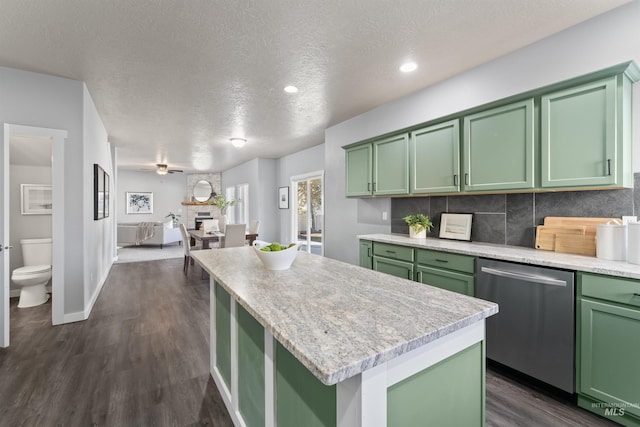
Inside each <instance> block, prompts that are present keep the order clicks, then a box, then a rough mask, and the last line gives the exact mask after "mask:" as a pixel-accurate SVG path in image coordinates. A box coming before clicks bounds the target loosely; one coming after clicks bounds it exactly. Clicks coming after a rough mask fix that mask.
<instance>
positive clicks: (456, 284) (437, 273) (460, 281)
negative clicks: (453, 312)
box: [416, 265, 475, 297]
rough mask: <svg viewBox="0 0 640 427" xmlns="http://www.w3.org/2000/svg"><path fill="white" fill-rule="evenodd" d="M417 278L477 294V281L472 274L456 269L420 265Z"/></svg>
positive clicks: (420, 280) (436, 284)
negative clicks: (475, 285)
mask: <svg viewBox="0 0 640 427" xmlns="http://www.w3.org/2000/svg"><path fill="white" fill-rule="evenodd" d="M416 280H417V281H418V282H420V283H424V284H426V285H431V286H435V287H437V288H442V289H446V290H448V291H453V292H458V293H460V294H465V295H469V296H471V297H472V296H474V294H475V287H474V282H475V281H474V278H473V275H472V274H464V273H457V272H455V271H447V270H442V269H439V268H433V267H425V266H421V265H418V266H417V267H416Z"/></svg>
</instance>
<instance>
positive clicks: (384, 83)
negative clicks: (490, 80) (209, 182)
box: [0, 0, 629, 171]
mask: <svg viewBox="0 0 640 427" xmlns="http://www.w3.org/2000/svg"><path fill="white" fill-rule="evenodd" d="M628 1H629V0H536V1H533V0H399V1H387V0H348V1H345V0H339V1H338V0H325V1H311V0H271V1H259V0H256V1H248V0H235V1H234V0H227V1H221V0H217V1H213V0H188V1H173V0H171V1H170V0H136V1H131V0H112V1H104V0H56V1H27V0H2V7H1V11H0V65H3V66H8V67H14V68H20V69H25V70H30V71H36V72H42V73H48V74H53V75H58V76H63V77H68V78H72V79H77V80H83V81H85V82H86V84H87V87H88V89H89V92H90V93H91V96H92V97H93V100H94V102H95V104H96V107H97V109H98V112H99V114H100V116H101V117H102V120H103V122H104V124H105V126H106V128H107V132H108V134H109V140H110V141H111V142H112V143H113V144H114V145H115V146H117V147H118V155H119V157H118V162H119V165H120V166H121V167H127V168H148V167H152V166H153V165H155V164H156V163H168V164H169V166H170V167H177V168H180V169H185V170H186V171H222V170H226V169H228V168H230V167H232V166H235V165H237V164H240V163H242V162H244V161H247V160H250V159H253V158H255V157H267V158H278V157H281V156H283V155H286V154H290V153H293V152H296V151H299V150H301V149H304V148H308V147H311V146H314V145H317V144H320V143H322V142H324V129H325V128H327V127H329V126H331V125H334V124H336V123H339V122H341V121H344V120H346V119H349V118H351V117H353V116H355V115H358V114H360V113H363V112H365V111H368V110H371V109H372V108H375V107H376V106H378V105H381V104H384V103H386V102H389V101H391V100H394V99H397V98H400V97H402V96H404V95H406V94H408V93H411V92H415V91H417V90H419V89H421V88H424V87H426V86H429V85H431V84H433V83H435V82H438V81H441V80H443V79H446V78H448V77H450V76H453V75H455V74H458V73H460V72H462V71H464V70H467V69H470V68H472V67H474V66H477V65H479V64H482V63H484V62H487V61H490V60H492V59H494V58H496V57H498V56H501V55H503V54H505V53H508V52H511V51H513V50H516V49H518V48H520V47H522V46H525V45H527V44H530V43H533V42H535V41H537V40H539V39H542V38H544V37H546V36H548V35H551V34H553V33H555V32H558V31H560V30H562V29H564V28H567V27H570V26H572V25H575V24H576V23H578V22H581V21H584V20H586V19H589V18H591V17H593V16H595V15H598V14H601V13H603V12H606V11H608V10H610V9H613V8H615V7H618V6H620V5H622V4H625V3H628ZM406 60H413V61H415V62H417V63H418V66H419V68H418V70H417V71H415V72H413V73H411V74H402V73H400V72H399V71H398V67H399V66H400V64H401V63H402V62H404V61H406ZM287 85H295V86H297V87H298V88H299V89H300V91H299V92H298V93H297V94H287V93H285V92H284V91H283V88H284V87H285V86H287ZM233 136H240V137H244V138H246V139H247V140H248V142H247V144H246V145H245V146H244V147H243V148H235V147H233V146H231V144H230V143H229V138H231V137H233Z"/></svg>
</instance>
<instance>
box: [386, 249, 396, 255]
mask: <svg viewBox="0 0 640 427" xmlns="http://www.w3.org/2000/svg"><path fill="white" fill-rule="evenodd" d="M385 252H386V253H388V254H395V253H396V251H390V250H389V249H386V250H385Z"/></svg>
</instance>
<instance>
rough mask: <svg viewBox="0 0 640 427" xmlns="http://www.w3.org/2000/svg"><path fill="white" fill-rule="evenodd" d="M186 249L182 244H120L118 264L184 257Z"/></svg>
mask: <svg viewBox="0 0 640 427" xmlns="http://www.w3.org/2000/svg"><path fill="white" fill-rule="evenodd" d="M183 256H184V249H183V248H182V245H178V244H171V245H164V246H163V247H162V249H160V245H140V246H135V245H132V246H123V247H120V246H118V260H117V261H116V264H121V263H125V262H141V261H155V260H159V259H172V258H182V257H183Z"/></svg>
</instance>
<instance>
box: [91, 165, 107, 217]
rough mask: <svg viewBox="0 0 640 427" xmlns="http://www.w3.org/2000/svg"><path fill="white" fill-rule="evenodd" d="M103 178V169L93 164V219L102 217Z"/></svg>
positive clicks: (103, 198)
mask: <svg viewBox="0 0 640 427" xmlns="http://www.w3.org/2000/svg"><path fill="white" fill-rule="evenodd" d="M104 178H105V171H104V169H102V168H101V167H100V165H99V164H97V163H94V164H93V220H94V221H97V220H99V219H104V218H105V214H104V205H105V194H104V187H105V186H104Z"/></svg>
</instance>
